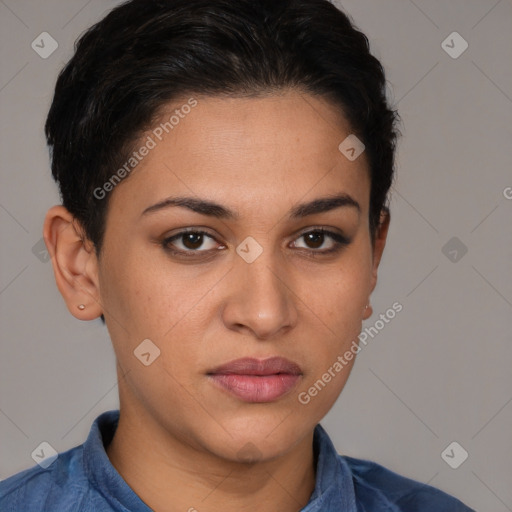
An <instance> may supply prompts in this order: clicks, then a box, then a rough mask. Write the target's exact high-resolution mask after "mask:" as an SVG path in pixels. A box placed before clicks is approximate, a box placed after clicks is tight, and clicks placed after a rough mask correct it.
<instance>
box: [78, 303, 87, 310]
mask: <svg viewBox="0 0 512 512" xmlns="http://www.w3.org/2000/svg"><path fill="white" fill-rule="evenodd" d="M77 308H78V309H79V310H80V311H83V310H84V309H85V304H79V305H78V306H77Z"/></svg>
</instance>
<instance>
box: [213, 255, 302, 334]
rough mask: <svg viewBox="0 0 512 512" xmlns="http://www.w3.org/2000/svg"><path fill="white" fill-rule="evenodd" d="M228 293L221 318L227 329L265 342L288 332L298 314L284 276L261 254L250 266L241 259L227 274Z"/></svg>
mask: <svg viewBox="0 0 512 512" xmlns="http://www.w3.org/2000/svg"><path fill="white" fill-rule="evenodd" d="M230 281H231V283H232V284H231V287H230V293H229V295H228V297H227V298H226V302H225V304H224V308H223V312H222V318H223V321H224V324H225V325H226V327H227V328H228V329H231V330H235V331H239V332H244V331H245V333H246V334H249V335H251V336H253V337H256V338H257V339H260V340H268V339H271V338H273V337H275V336H276V335H282V334H284V333H285V332H287V331H289V330H290V329H292V328H293V327H294V326H295V325H296V322H297V317H298V312H297V308H296V302H295V299H296V298H295V296H294V294H293V291H292V288H291V286H290V285H291V283H287V282H286V272H284V271H283V269H278V268H277V267H276V262H275V261H272V258H271V257H266V256H265V251H264V252H263V254H262V255H261V256H260V257H259V258H258V259H257V260H256V261H254V262H252V263H247V262H246V261H244V260H243V259H242V258H239V259H238V261H236V262H235V266H234V268H233V270H232V272H231V273H230Z"/></svg>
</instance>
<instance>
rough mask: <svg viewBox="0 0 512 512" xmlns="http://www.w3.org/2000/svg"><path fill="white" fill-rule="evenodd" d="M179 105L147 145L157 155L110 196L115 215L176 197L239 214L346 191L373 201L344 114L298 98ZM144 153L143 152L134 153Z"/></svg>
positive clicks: (298, 95)
mask: <svg viewBox="0 0 512 512" xmlns="http://www.w3.org/2000/svg"><path fill="white" fill-rule="evenodd" d="M189 100H190V98H183V100H182V101H174V102H173V103H172V105H168V107H167V108H165V109H163V110H162V112H161V116H160V118H159V119H158V121H156V122H155V124H154V126H152V127H151V129H150V130H148V131H147V133H145V134H144V135H143V136H142V137H141V139H140V145H144V144H145V143H147V142H148V141H150V140H151V143H149V144H147V145H149V146H151V149H150V150H149V151H147V154H146V155H145V156H144V157H143V159H141V161H140V163H138V164H137V167H136V168H135V169H134V171H133V172H132V173H131V175H130V176H129V179H125V180H124V181H123V182H122V183H121V184H120V185H118V186H117V187H116V190H115V191H114V192H115V193H113V196H112V197H111V201H112V203H113V204H112V205H111V209H113V208H116V207H117V206H120V207H122V205H121V204H120V203H129V204H130V205H131V206H132V207H136V208H137V209H139V210H141V211H142V210H143V209H144V208H146V207H147V206H148V205H150V204H151V203H152V202H158V201H159V200H162V199H163V198H165V196H166V195H176V194H177V193H180V194H183V193H186V195H188V196H190V195H196V196H199V197H202V198H209V199H212V200H215V201H216V202H219V203H221V204H226V205H228V206H232V207H233V209H235V210H237V211H242V210H243V209H244V208H247V210H249V209H250V207H253V208H256V209H257V210H258V211H259V212H260V214H261V207H262V205H263V204H266V205H267V206H268V205H269V204H271V205H272V206H276V208H273V210H275V212H276V214H279V208H278V207H277V205H283V203H284V205H286V206H288V207H289V206H290V205H291V204H293V203H295V202H297V201H298V200H299V199H311V198H314V197H315V195H325V194H326V193H331V194H332V193H338V192H345V193H349V194H351V195H357V196H358V201H359V202H360V204H361V206H362V210H363V211H364V210H367V208H368V200H369V173H368V169H367V161H366V158H365V155H364V153H363V154H362V155H361V156H360V157H358V158H357V159H356V160H354V161H350V160H349V159H347V158H346V156H344V154H343V153H342V152H340V150H339V148H338V147H339V145H340V143H342V141H344V140H345V139H346V138H347V136H349V135H350V134H351V130H350V126H349V124H348V122H347V121H346V119H345V118H344V117H343V114H342V112H341V111H340V109H339V108H338V107H336V106H334V105H333V104H331V103H329V102H328V101H327V100H324V99H322V98H319V97H315V96H311V95H308V94H305V93H300V92H297V91H288V92H286V93H281V94H275V95H267V96H264V97H253V98H221V97H211V96H207V97H198V96H195V97H194V100H195V101H196V102H197V103H196V104H195V106H194V107H192V108H190V107H187V108H185V105H190V104H191V102H190V101H189ZM138 147H139V146H138V145H136V146H135V149H137V148H138Z"/></svg>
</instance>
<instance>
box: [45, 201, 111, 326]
mask: <svg viewBox="0 0 512 512" xmlns="http://www.w3.org/2000/svg"><path fill="white" fill-rule="evenodd" d="M43 236H44V241H45V243H46V247H47V249H48V253H49V254H50V257H51V260H52V265H53V272H54V274H55V282H56V283H57V287H58V289H59V291H60V293H61V295H62V297H63V298H64V300H65V301H66V304H67V306H68V309H69V312H70V313H71V314H72V315H73V316H74V317H76V318H78V319H80V320H93V319H95V318H98V317H99V316H100V315H101V314H102V307H101V304H100V293H99V292H100V290H99V280H98V260H97V257H96V252H95V250H94V245H93V244H92V242H90V241H89V240H87V238H86V237H85V234H84V231H83V229H82V227H81V226H80V224H79V223H78V221H77V220H76V219H75V218H74V217H73V216H72V215H71V213H69V211H68V210H67V209H66V208H64V206H54V207H52V208H50V209H49V210H48V212H47V214H46V218H45V220H44V227H43ZM81 305H83V306H85V307H82V306H81ZM79 306H80V308H79Z"/></svg>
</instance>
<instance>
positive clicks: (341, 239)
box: [161, 228, 350, 258]
mask: <svg viewBox="0 0 512 512" xmlns="http://www.w3.org/2000/svg"><path fill="white" fill-rule="evenodd" d="M189 233H193V234H195V235H203V236H207V237H208V238H211V239H212V240H215V241H216V242H217V240H216V239H215V237H213V236H212V235H211V234H210V233H208V232H207V231H203V230H201V229H187V230H183V231H180V232H179V233H176V234H175V235H172V236H170V237H168V238H165V239H164V240H162V242H161V245H162V247H163V249H164V250H165V251H166V252H168V253H170V254H172V255H174V256H184V257H186V258H193V257H197V256H198V255H201V253H203V256H205V255H207V254H208V255H211V254H212V252H211V251H212V250H203V251H200V250H193V249H190V250H188V251H183V250H180V249H172V248H171V247H170V244H171V243H172V242H173V241H174V240H177V239H179V238H181V237H183V236H184V235H187V234H189ZM311 233H317V234H322V235H324V236H326V237H329V238H331V239H332V240H333V241H334V247H332V248H331V249H324V250H316V249H304V248H302V247H300V248H299V250H302V251H307V252H309V253H310V255H311V256H314V257H315V256H322V255H330V254H335V253H338V252H339V251H341V249H343V247H345V246H347V245H348V244H349V243H350V240H349V239H348V238H347V237H345V236H343V235H341V234H339V233H335V232H333V231H329V230H327V229H324V228H313V229H310V230H308V231H304V232H302V233H301V234H300V235H299V236H298V237H297V238H296V239H295V240H299V239H300V238H302V237H304V236H306V235H309V234H311ZM217 243H218V242H217ZM213 250H219V249H218V248H217V249H213Z"/></svg>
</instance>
